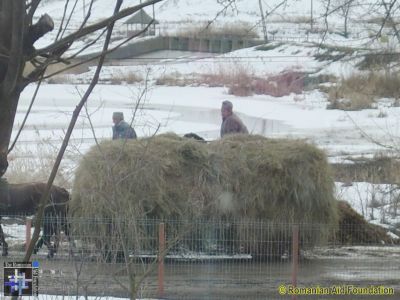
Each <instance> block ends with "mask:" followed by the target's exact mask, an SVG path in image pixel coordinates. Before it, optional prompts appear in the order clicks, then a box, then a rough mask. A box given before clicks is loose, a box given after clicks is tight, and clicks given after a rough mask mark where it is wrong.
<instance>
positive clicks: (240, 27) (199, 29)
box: [177, 22, 258, 39]
mask: <svg viewBox="0 0 400 300" xmlns="http://www.w3.org/2000/svg"><path fill="white" fill-rule="evenodd" d="M177 36H181V37H190V38H208V39H219V38H247V39H252V38H258V34H257V31H256V29H255V28H254V26H253V25H252V24H250V23H247V22H235V23H226V24H224V25H222V26H218V27H217V26H215V25H212V26H208V24H207V23H204V24H201V25H193V26H191V27H189V28H187V29H184V30H180V31H178V32H177Z"/></svg>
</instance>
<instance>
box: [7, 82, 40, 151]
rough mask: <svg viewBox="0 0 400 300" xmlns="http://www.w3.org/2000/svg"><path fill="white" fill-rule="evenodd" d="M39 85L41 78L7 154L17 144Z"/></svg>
mask: <svg viewBox="0 0 400 300" xmlns="http://www.w3.org/2000/svg"><path fill="white" fill-rule="evenodd" d="M42 77H43V74H42ZM41 83H42V78H41V79H40V80H39V82H38V84H37V86H36V89H35V92H34V93H33V96H32V99H31V103H30V104H29V107H28V110H27V111H26V113H25V117H24V120H23V121H22V124H21V126H20V127H19V129H18V133H17V135H16V136H15V139H14V141H13V143H12V144H11V146H10V148H8V154H10V152H11V151H12V150H13V149H14V147H15V144H16V143H17V141H18V138H19V136H20V135H21V132H22V130H23V129H24V126H25V123H26V120H27V119H28V116H29V114H30V112H31V109H32V106H33V103H35V100H36V96H37V94H38V91H39V88H40V85H41Z"/></svg>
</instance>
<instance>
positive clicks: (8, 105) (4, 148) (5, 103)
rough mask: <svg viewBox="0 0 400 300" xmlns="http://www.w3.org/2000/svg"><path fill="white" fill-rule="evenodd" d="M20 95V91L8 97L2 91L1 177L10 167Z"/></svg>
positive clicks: (0, 131)
mask: <svg viewBox="0 0 400 300" xmlns="http://www.w3.org/2000/svg"><path fill="white" fill-rule="evenodd" d="M19 96H20V93H19V92H14V93H13V94H12V95H10V96H8V97H7V96H5V95H4V94H2V93H1V94H0V106H1V108H2V109H1V110H0V177H1V176H3V174H4V173H5V172H6V170H7V167H8V162H7V154H8V146H9V144H10V140H11V133H12V129H13V124H14V118H15V113H16V111H17V106H18V99H19Z"/></svg>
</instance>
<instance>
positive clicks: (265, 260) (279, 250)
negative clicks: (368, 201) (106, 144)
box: [1, 216, 400, 299]
mask: <svg viewBox="0 0 400 300" xmlns="http://www.w3.org/2000/svg"><path fill="white" fill-rule="evenodd" d="M27 220H28V221H27ZM29 220H30V219H29V218H25V217H21V216H19V217H9V216H8V217H3V218H2V226H3V231H4V233H5V236H6V241H7V242H8V245H9V247H8V250H9V255H8V256H7V257H3V258H2V261H3V262H10V261H21V260H22V258H23V255H24V251H25V246H26V245H25V244H26V243H27V240H28V241H29V237H30V235H31V234H32V232H33V229H31V228H30V224H31V223H32V222H31V221H29ZM44 224H45V226H44V227H43V230H42V237H43V240H44V241H45V243H44V244H43V247H42V248H41V249H39V250H38V252H37V253H36V254H34V255H33V257H32V260H35V261H38V262H39V264H40V267H39V293H40V294H42V295H47V296H46V297H47V298H48V299H52V296H50V295H63V296H75V295H82V296H97V297H105V296H113V297H132V298H133V297H134V296H133V295H135V296H136V297H137V298H142V297H147V298H148V297H152V298H166V299H286V298H287V299H294V298H292V297H293V295H288V291H287V290H286V292H285V295H281V294H280V292H281V293H282V291H281V290H280V289H279V287H280V286H281V285H284V287H285V288H287V287H290V286H292V285H293V286H297V287H314V288H318V287H319V288H324V287H332V286H341V287H343V286H350V285H351V286H358V287H367V286H371V285H374V286H382V287H384V288H387V289H388V290H387V291H386V292H387V295H386V296H381V295H379V297H378V298H377V299H386V298H385V297H387V299H395V297H396V292H397V295H398V293H400V265H399V261H400V246H399V244H398V243H397V244H396V243H395V240H394V242H393V243H391V242H388V240H385V241H383V240H382V239H381V238H379V236H376V237H375V238H371V235H367V234H366V233H365V228H361V227H357V226H348V227H346V226H341V227H340V228H339V227H338V226H337V225H332V226H328V225H321V224H276V223H269V222H265V221H255V220H245V219H240V220H231V219H229V220H228V219H227V220H212V219H210V220H204V219H202V220H152V219H140V220H138V219H135V218H133V217H132V218H131V219H121V218H113V219H103V218H95V219H82V218H81V219H79V218H74V219H72V218H70V219H68V221H66V220H61V219H60V218H56V217H52V218H46V219H45V220H44ZM58 233H60V234H58ZM46 244H47V246H46ZM49 249H50V250H52V251H54V252H55V254H54V257H52V258H48V255H49V253H50V252H51V251H49ZM2 266H3V263H2ZM2 280H3V281H2V284H1V286H2V287H3V282H4V278H2ZM392 289H393V290H392ZM390 291H394V293H395V295H394V296H393V295H391V293H390ZM346 296H348V297H350V298H351V296H354V295H351V294H350V295H340V297H336V298H335V297H332V295H330V296H329V295H321V294H319V295H314V296H313V297H312V299H339V298H340V299H342V298H344V299H346ZM350 298H349V299H350ZM44 299H46V298H44ZM300 299H301V297H300ZM303 299H304V298H303ZM367 299H374V298H373V296H371V297H368V298H367Z"/></svg>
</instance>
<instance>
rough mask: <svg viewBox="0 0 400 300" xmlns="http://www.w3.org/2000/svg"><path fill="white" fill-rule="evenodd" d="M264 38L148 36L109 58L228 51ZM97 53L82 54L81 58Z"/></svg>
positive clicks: (259, 42)
mask: <svg viewBox="0 0 400 300" xmlns="http://www.w3.org/2000/svg"><path fill="white" fill-rule="evenodd" d="M263 43H264V42H263V40H254V39H241V38H189V37H170V36H168V37H166V36H156V37H152V38H150V37H146V38H145V39H142V40H138V41H136V42H132V43H130V44H127V45H125V46H122V47H120V48H119V49H117V50H115V51H113V52H112V53H110V54H109V55H107V58H108V59H127V58H132V57H136V56H139V55H143V54H146V53H150V52H154V51H160V50H178V51H194V52H208V53H227V52H231V51H234V50H237V49H242V48H248V47H253V46H256V45H260V44H263ZM93 55H95V53H93V54H89V55H85V56H81V57H80V58H81V59H85V58H88V57H90V56H93Z"/></svg>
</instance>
